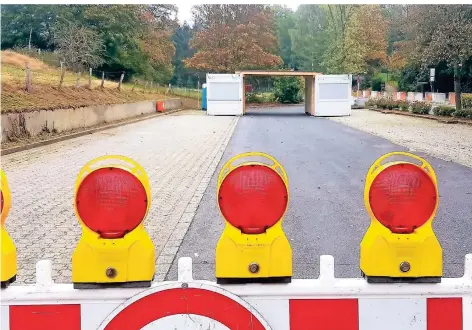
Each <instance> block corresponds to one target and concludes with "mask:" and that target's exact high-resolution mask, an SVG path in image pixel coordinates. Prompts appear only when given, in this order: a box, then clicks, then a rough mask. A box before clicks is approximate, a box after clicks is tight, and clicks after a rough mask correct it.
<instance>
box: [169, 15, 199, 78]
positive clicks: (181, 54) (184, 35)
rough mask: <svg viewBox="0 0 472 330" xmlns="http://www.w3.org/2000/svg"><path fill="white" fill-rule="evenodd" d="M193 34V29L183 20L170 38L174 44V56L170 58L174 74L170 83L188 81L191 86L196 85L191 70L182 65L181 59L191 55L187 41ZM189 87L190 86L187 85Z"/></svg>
mask: <svg viewBox="0 0 472 330" xmlns="http://www.w3.org/2000/svg"><path fill="white" fill-rule="evenodd" d="M192 36H193V29H192V28H191V27H190V26H189V25H188V24H187V22H184V24H183V25H182V26H180V27H179V28H177V30H176V31H175V33H174V35H173V36H172V40H173V42H174V45H175V56H174V58H173V59H172V64H173V65H174V75H173V77H172V79H171V83H172V84H178V85H179V84H180V86H182V84H183V83H184V82H185V83H187V84H188V83H190V84H191V86H195V85H196V81H194V79H193V78H192V72H191V70H189V69H187V68H186V67H185V66H184V63H183V60H185V59H187V58H190V57H192V56H193V51H192V50H191V49H190V46H189V42H190V39H191V38H192ZM188 87H190V86H188Z"/></svg>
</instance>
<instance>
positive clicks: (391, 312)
mask: <svg viewBox="0 0 472 330" xmlns="http://www.w3.org/2000/svg"><path fill="white" fill-rule="evenodd" d="M377 329H382V330H399V329H402V330H426V298H420V299H388V298H386V299H378V298H377V299H368V298H366V299H359V330H377Z"/></svg>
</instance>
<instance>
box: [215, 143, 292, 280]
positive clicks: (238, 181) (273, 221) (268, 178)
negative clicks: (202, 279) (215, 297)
mask: <svg viewBox="0 0 472 330" xmlns="http://www.w3.org/2000/svg"><path fill="white" fill-rule="evenodd" d="M249 157H252V158H254V157H258V158H259V157H260V158H262V159H263V160H264V161H265V162H254V161H245V162H242V161H241V160H242V159H244V158H246V159H247V158H249ZM236 161H241V163H240V164H239V165H235V162H236ZM267 163H269V164H267ZM217 199H218V206H219V208H220V211H221V214H222V216H223V218H224V219H225V229H224V231H223V234H222V235H221V237H220V240H219V241H218V244H217V247H216V264H215V266H216V278H217V282H218V283H221V284H223V283H225V284H228V283H249V282H285V283H287V282H290V281H291V277H292V250H291V247H290V244H289V242H288V240H287V238H286V236H285V234H284V232H283V229H282V219H283V217H284V215H285V212H286V210H287V207H288V202H289V191H288V178H287V174H286V172H285V170H284V168H283V167H282V165H280V163H279V162H278V161H277V160H276V159H275V158H273V157H271V156H269V155H266V154H263V153H260V152H249V153H244V154H240V155H238V156H235V157H233V158H232V159H230V160H229V161H228V162H227V163H226V164H225V165H224V166H223V168H222V170H221V172H220V174H219V177H218V191H217Z"/></svg>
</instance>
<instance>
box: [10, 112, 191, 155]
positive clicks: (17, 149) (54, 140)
mask: <svg viewBox="0 0 472 330" xmlns="http://www.w3.org/2000/svg"><path fill="white" fill-rule="evenodd" d="M183 110H185V109H176V110H170V111H167V112H160V113H153V114H151V115H144V116H139V117H138V118H133V119H130V120H125V121H120V122H119V123H115V124H110V125H105V126H101V127H96V128H92V129H86V130H83V131H80V132H76V133H71V134H67V135H63V136H59V137H57V138H52V139H48V140H44V141H39V142H34V143H30V144H27V145H22V146H17V147H12V148H7V149H2V150H1V155H2V156H3V155H9V154H13V153H15V152H20V151H25V150H29V149H33V148H37V147H42V146H46V145H49V144H53V143H57V142H61V141H66V140H70V139H74V138H77V137H80V136H83V135H87V134H93V133H96V132H100V131H104V130H107V129H111V128H116V127H120V126H124V125H128V124H133V123H137V122H140V121H143V120H146V119H151V118H154V117H159V116H165V115H170V114H173V113H176V112H179V111H183Z"/></svg>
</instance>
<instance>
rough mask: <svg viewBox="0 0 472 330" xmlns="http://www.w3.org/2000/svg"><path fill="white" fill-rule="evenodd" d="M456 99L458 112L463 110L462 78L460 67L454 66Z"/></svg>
mask: <svg viewBox="0 0 472 330" xmlns="http://www.w3.org/2000/svg"><path fill="white" fill-rule="evenodd" d="M454 97H455V98H456V110H461V109H462V103H461V77H460V74H459V65H458V64H454Z"/></svg>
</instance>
